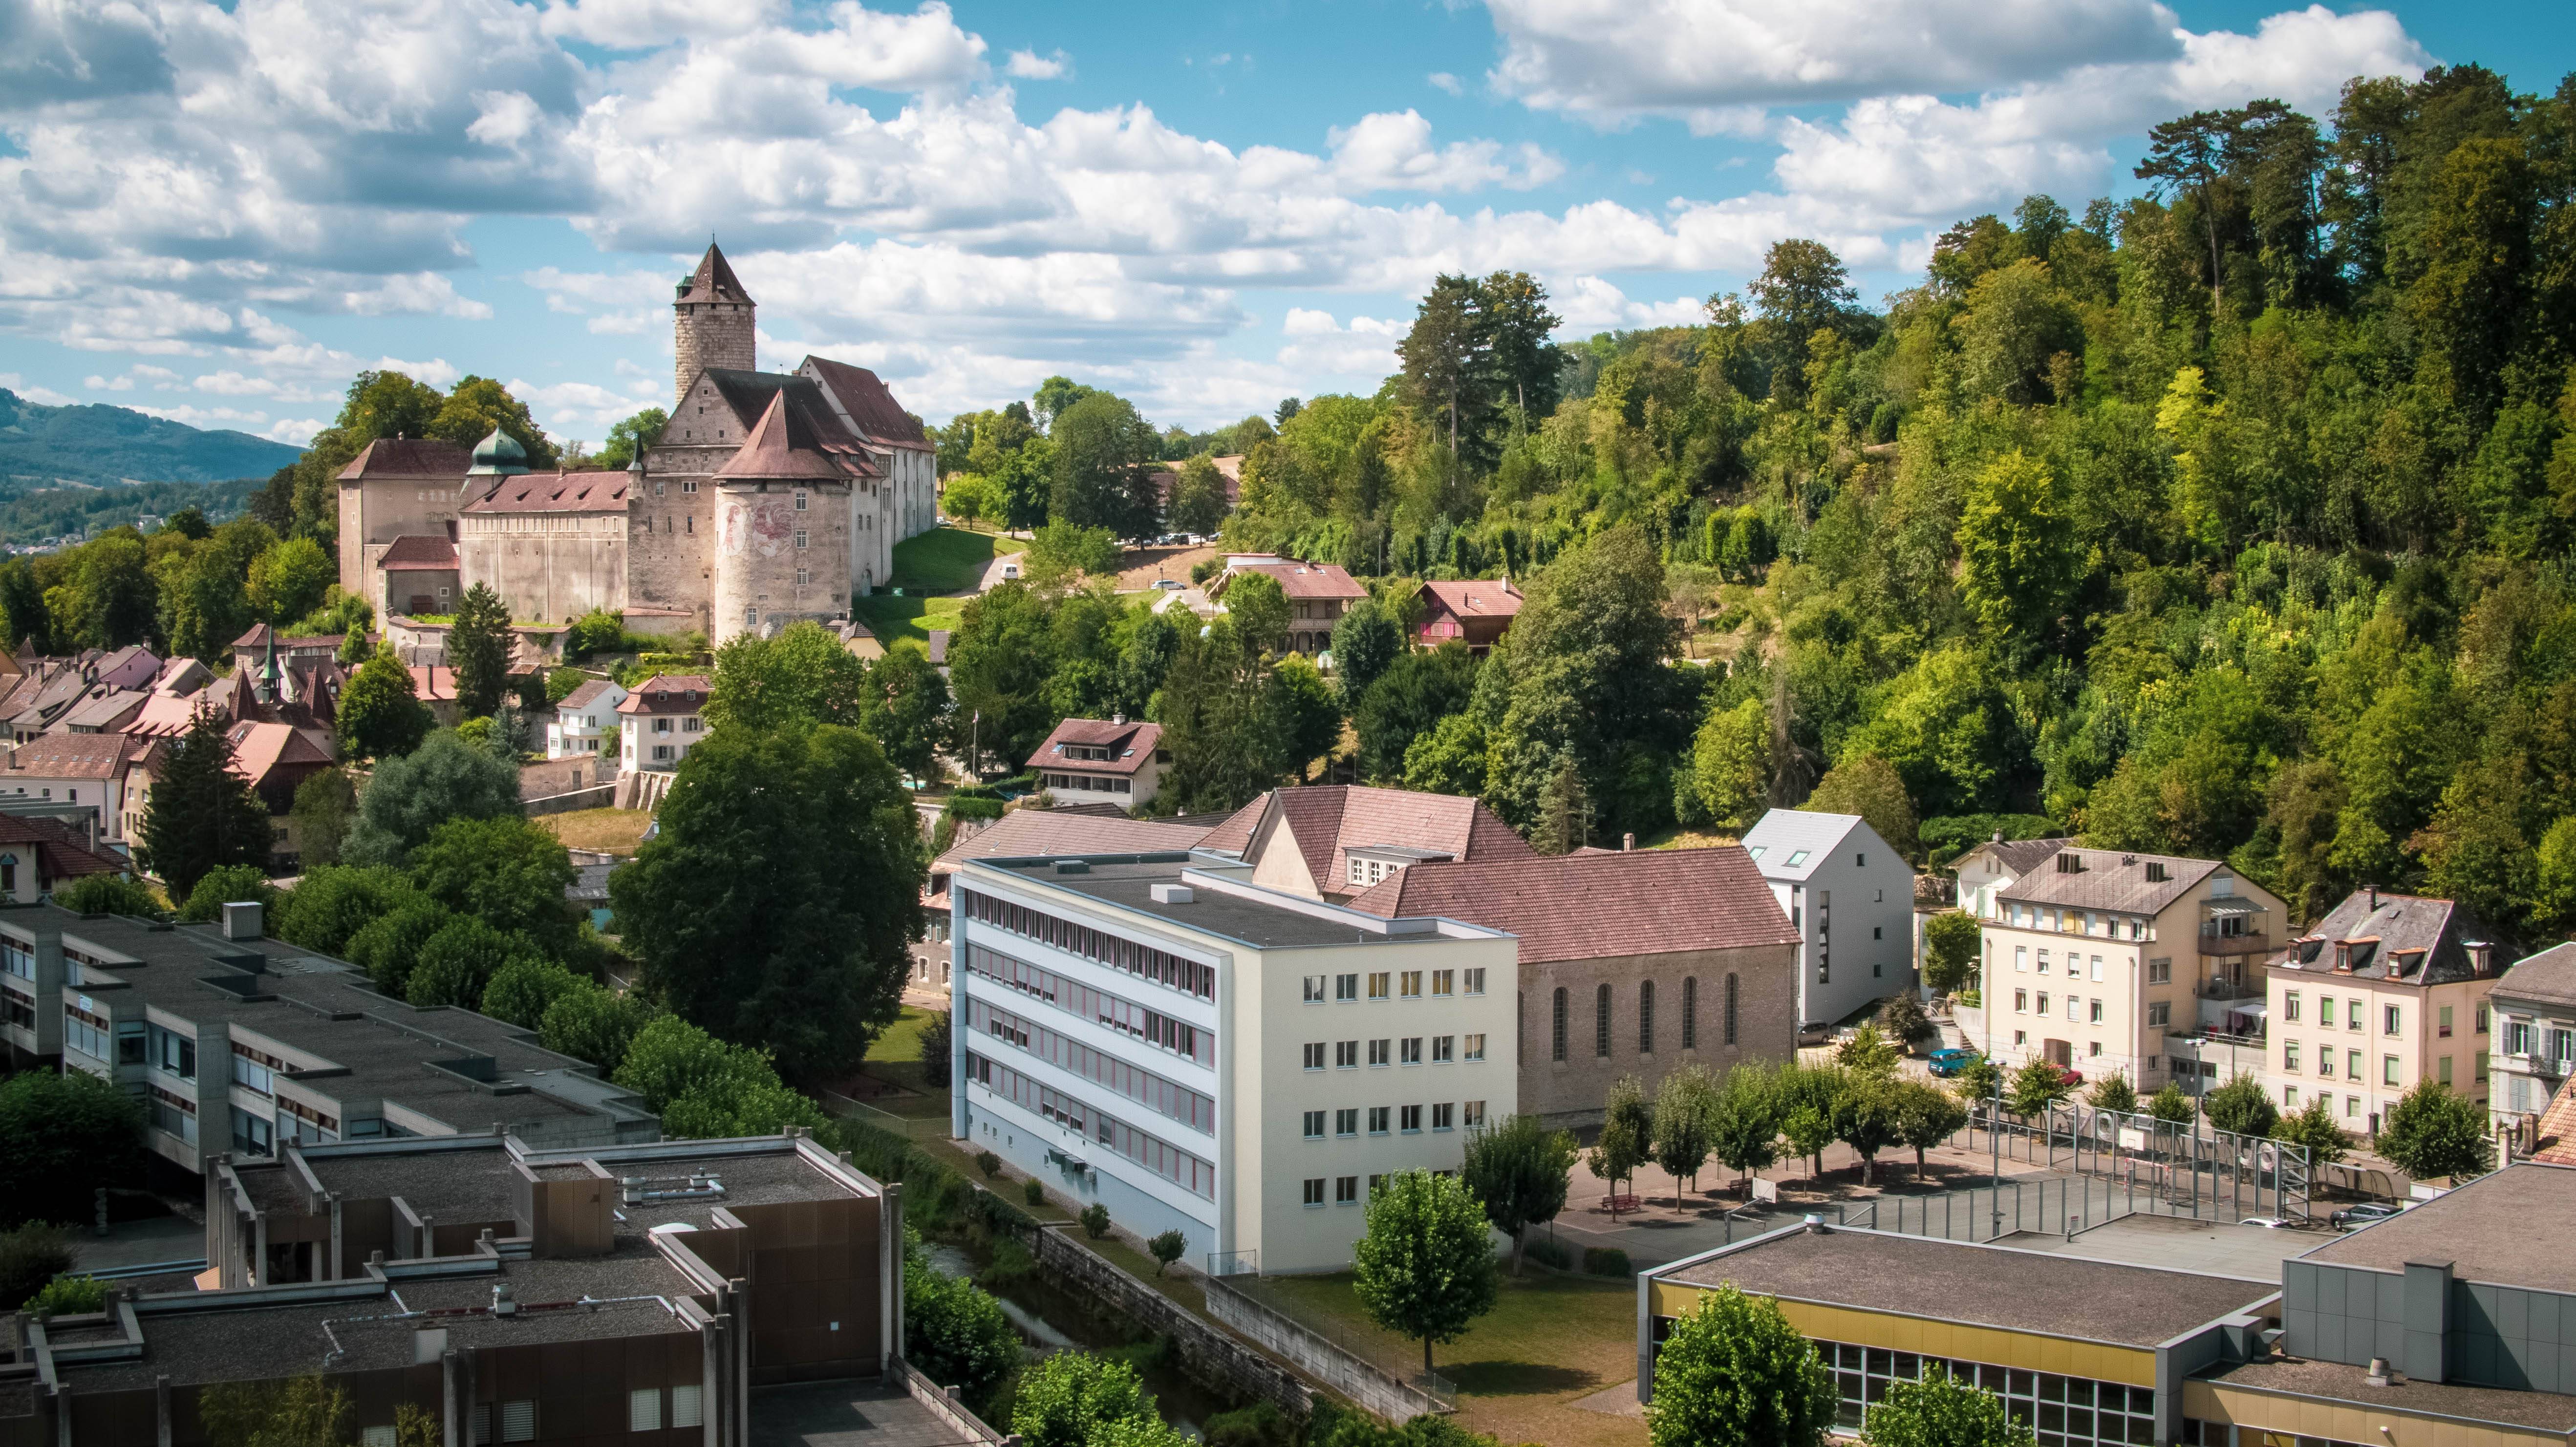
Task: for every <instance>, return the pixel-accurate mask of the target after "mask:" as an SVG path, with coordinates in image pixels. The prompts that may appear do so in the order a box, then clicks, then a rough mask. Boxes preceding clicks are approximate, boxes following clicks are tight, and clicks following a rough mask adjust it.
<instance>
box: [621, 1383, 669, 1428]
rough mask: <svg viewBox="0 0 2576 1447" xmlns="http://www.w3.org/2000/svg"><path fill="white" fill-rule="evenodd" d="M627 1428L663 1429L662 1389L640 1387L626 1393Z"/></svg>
mask: <svg viewBox="0 0 2576 1447" xmlns="http://www.w3.org/2000/svg"><path fill="white" fill-rule="evenodd" d="M626 1430H627V1431H629V1432H659V1431H661V1430H662V1389H661V1388H659V1387H638V1388H636V1389H635V1390H634V1391H631V1392H628V1393H627V1394H626Z"/></svg>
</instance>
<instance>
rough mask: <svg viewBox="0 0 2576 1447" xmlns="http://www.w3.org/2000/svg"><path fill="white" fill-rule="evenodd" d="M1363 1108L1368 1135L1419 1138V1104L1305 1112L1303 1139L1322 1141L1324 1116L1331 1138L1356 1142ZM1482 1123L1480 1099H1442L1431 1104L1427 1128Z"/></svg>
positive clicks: (1469, 1127) (1483, 1110)
mask: <svg viewBox="0 0 2576 1447" xmlns="http://www.w3.org/2000/svg"><path fill="white" fill-rule="evenodd" d="M1363 1109H1365V1110H1366V1111H1367V1112H1368V1133H1369V1134H1370V1135H1390V1134H1402V1135H1420V1134H1421V1133H1422V1110H1423V1108H1422V1107H1421V1106H1419V1105H1372V1106H1365V1107H1363V1106H1355V1105H1354V1106H1344V1107H1342V1108H1340V1109H1338V1110H1310V1111H1307V1112H1306V1116H1305V1122H1304V1131H1305V1136H1306V1139H1308V1140H1310V1141H1319V1140H1322V1139H1323V1138H1324V1125H1325V1121H1326V1118H1327V1117H1329V1118H1330V1120H1331V1123H1332V1128H1333V1131H1332V1133H1333V1134H1334V1135H1336V1136H1338V1137H1340V1138H1342V1139H1344V1140H1352V1139H1356V1138H1357V1137H1358V1136H1359V1133H1360V1112H1361V1111H1362V1110H1363ZM1484 1123H1485V1103H1484V1102H1483V1101H1481V1100H1468V1101H1448V1100H1443V1101H1433V1102H1432V1103H1431V1128H1432V1129H1433V1130H1435V1131H1444V1130H1455V1129H1457V1128H1458V1127H1460V1126H1465V1127H1466V1128H1467V1129H1469V1130H1474V1129H1476V1128H1477V1127H1479V1126H1481V1125H1483V1124H1484ZM1390 1126H1391V1127H1392V1128H1391V1129H1390Z"/></svg>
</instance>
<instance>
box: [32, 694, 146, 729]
mask: <svg viewBox="0 0 2576 1447" xmlns="http://www.w3.org/2000/svg"><path fill="white" fill-rule="evenodd" d="M151 697H152V695H150V694H148V693H145V692H143V691H141V690H140V689H132V688H111V689H104V690H101V691H99V692H97V693H95V694H93V695H92V696H90V697H89V698H86V699H83V700H81V701H80V702H79V703H77V704H75V705H73V706H72V708H71V709H70V711H68V712H66V713H65V714H64V715H63V716H62V719H61V720H60V721H59V722H57V723H56V724H55V725H54V727H56V728H59V729H79V730H81V731H83V732H87V733H103V732H106V731H108V730H111V729H115V728H116V727H117V726H118V725H120V724H122V723H124V722H125V721H126V720H128V719H131V718H133V717H134V716H135V715H136V714H139V713H141V712H142V711H143V705H144V702H145V701H146V700H147V699H149V698H151Z"/></svg>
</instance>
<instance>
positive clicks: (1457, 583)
mask: <svg viewBox="0 0 2576 1447" xmlns="http://www.w3.org/2000/svg"><path fill="white" fill-rule="evenodd" d="M1422 595H1423V597H1424V598H1426V599H1428V600H1429V601H1430V603H1431V605H1432V606H1433V607H1435V608H1437V609H1439V610H1440V611H1442V612H1444V613H1448V614H1450V615H1452V616H1454V617H1458V618H1509V617H1512V616H1513V615H1515V614H1517V613H1519V612H1520V611H1521V602H1522V599H1521V590H1520V589H1518V588H1515V587H1513V586H1512V583H1511V580H1510V579H1509V578H1503V579H1498V580H1488V579H1451V578H1435V579H1433V580H1431V581H1430V582H1427V583H1425V584H1423V585H1422Z"/></svg>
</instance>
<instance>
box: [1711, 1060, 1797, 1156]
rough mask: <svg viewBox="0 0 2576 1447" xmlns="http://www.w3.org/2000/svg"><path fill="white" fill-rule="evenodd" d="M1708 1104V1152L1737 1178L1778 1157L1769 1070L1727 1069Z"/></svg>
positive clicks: (1750, 1067)
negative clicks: (1723, 1078)
mask: <svg viewBox="0 0 2576 1447" xmlns="http://www.w3.org/2000/svg"><path fill="white" fill-rule="evenodd" d="M1708 1104H1709V1111H1708V1153H1709V1154H1710V1155H1712V1156H1714V1157H1716V1158H1717V1163H1718V1164H1719V1165H1722V1166H1725V1167H1726V1168H1728V1169H1729V1170H1732V1171H1734V1172H1735V1174H1736V1176H1737V1178H1738V1180H1739V1181H1741V1180H1744V1179H1746V1178H1749V1177H1750V1176H1751V1175H1752V1174H1753V1173H1754V1172H1755V1171H1758V1170H1761V1169H1762V1168H1763V1167H1765V1166H1768V1165H1770V1164H1771V1163H1772V1162H1773V1161H1775V1160H1777V1159H1779V1155H1780V1152H1779V1149H1778V1146H1777V1145H1776V1142H1777V1141H1778V1140H1779V1137H1780V1099H1779V1092H1778V1091H1777V1090H1776V1089H1775V1088H1774V1081H1773V1078H1772V1075H1771V1072H1770V1071H1769V1070H1767V1069H1765V1068H1763V1067H1761V1066H1757V1065H1737V1066H1735V1067H1733V1068H1731V1069H1729V1070H1728V1071H1727V1072H1726V1078H1725V1080H1724V1081H1723V1082H1721V1083H1720V1084H1719V1086H1718V1089H1717V1093H1716V1094H1715V1095H1714V1096H1712V1097H1711V1098H1710V1100H1709V1103H1708Z"/></svg>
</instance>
